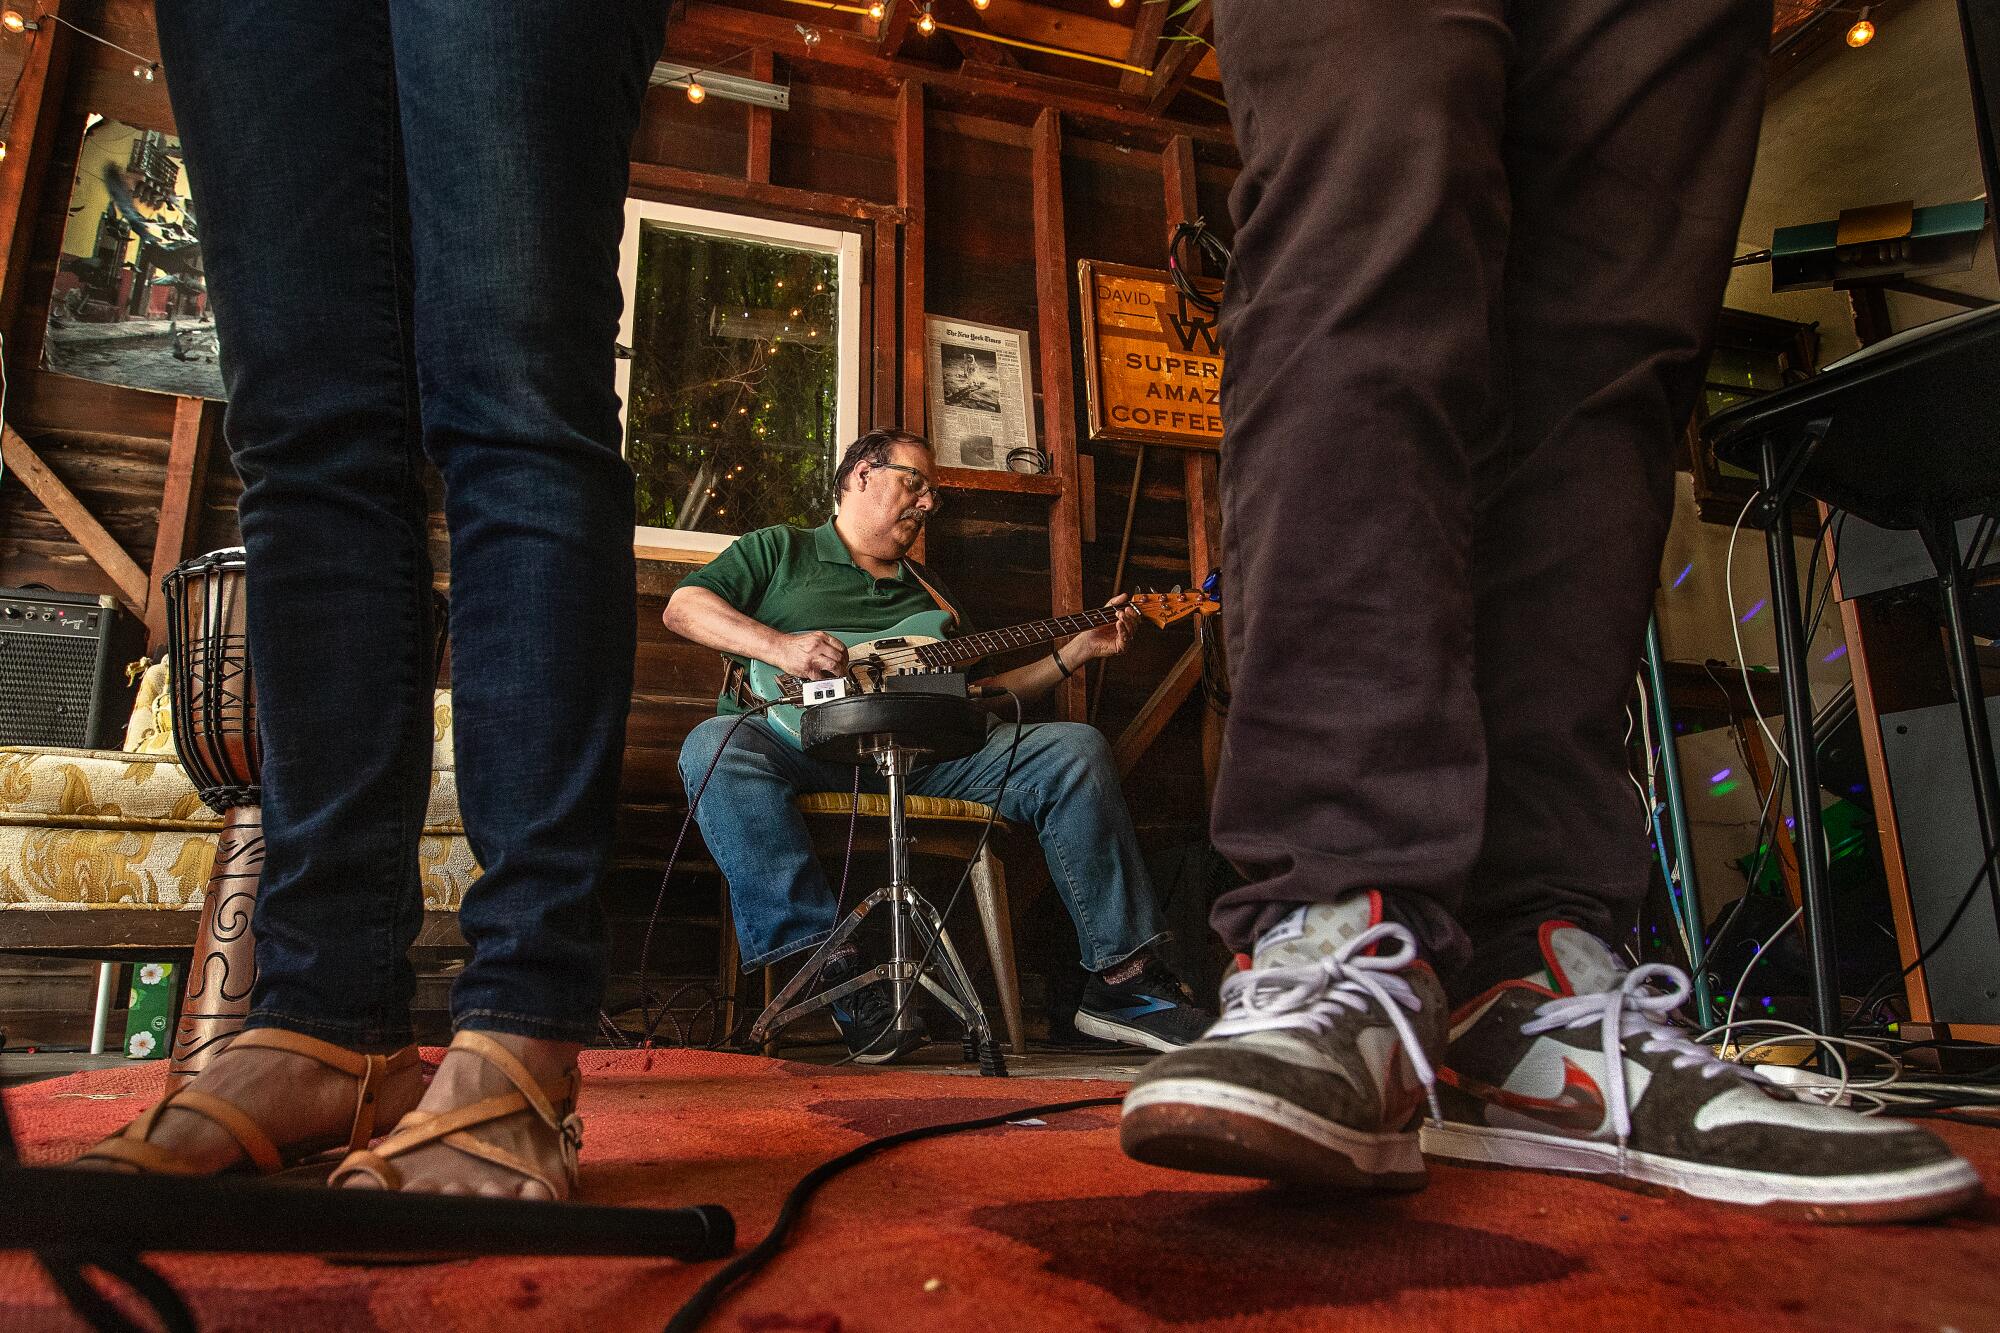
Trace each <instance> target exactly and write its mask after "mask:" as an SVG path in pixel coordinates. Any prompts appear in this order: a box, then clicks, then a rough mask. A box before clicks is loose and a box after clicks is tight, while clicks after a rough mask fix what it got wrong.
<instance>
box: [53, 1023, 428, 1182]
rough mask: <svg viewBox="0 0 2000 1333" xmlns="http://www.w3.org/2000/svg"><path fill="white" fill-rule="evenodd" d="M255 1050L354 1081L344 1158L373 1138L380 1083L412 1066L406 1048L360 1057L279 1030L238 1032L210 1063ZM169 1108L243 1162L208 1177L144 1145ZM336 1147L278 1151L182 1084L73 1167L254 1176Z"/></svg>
mask: <svg viewBox="0 0 2000 1333" xmlns="http://www.w3.org/2000/svg"><path fill="white" fill-rule="evenodd" d="M257 1047H261V1048H264V1049H266V1050H273V1051H289V1052H291V1053H292V1054H293V1055H303V1056H305V1057H306V1058H307V1059H309V1060H316V1061H318V1062H319V1063H320V1064H323V1065H325V1066H326V1067H327V1068H329V1069H337V1070H339V1071H340V1072H341V1073H343V1074H346V1075H347V1076H348V1077H350V1078H353V1079H355V1080H356V1081H357V1086H356V1089H355V1096H354V1120H353V1123H352V1124H351V1125H350V1126H349V1127H348V1133H347V1141H346V1145H345V1151H347V1152H350V1153H351V1152H353V1151H354V1150H355V1149H357V1148H365V1147H367V1146H368V1142H369V1140H370V1139H373V1138H374V1137H375V1103H376V1097H377V1095H378V1094H379V1093H380V1091H381V1084H382V1080H383V1079H384V1078H385V1077H387V1076H388V1075H389V1074H392V1073H395V1072H397V1071H400V1070H403V1069H407V1068H410V1067H411V1066H413V1065H415V1064H416V1063H417V1048H416V1047H414V1046H405V1047H404V1048H403V1049H402V1050H400V1051H397V1052H395V1053H394V1054H391V1055H364V1054H362V1053H361V1052H359V1051H350V1050H348V1049H347V1048H346V1047H345V1046H336V1045H334V1044H333V1043H332V1042H330V1041H321V1040H320V1039H319V1038H318V1037H308V1036H306V1035H305V1034H304V1033H300V1032H287V1031H285V1030H283V1029H281V1028H251V1029H250V1030H249V1031H247V1032H239V1033H238V1034H237V1035H236V1036H234V1037H232V1038H231V1039H230V1042H229V1045H228V1047H227V1048H226V1049H225V1050H223V1051H222V1052H221V1053H219V1054H218V1055H217V1056H216V1059H222V1058H224V1057H226V1056H227V1055H229V1054H230V1053H231V1052H233V1051H240V1050H247V1049H252V1048H257ZM169 1107H172V1108H174V1109H176V1110H182V1111H192V1112H194V1113H195V1114H196V1115H198V1116H201V1117H202V1118H203V1119H205V1120H208V1121H211V1122H213V1123H214V1124H216V1125H218V1126H220V1127H221V1129H222V1131H223V1132H224V1133H225V1134H227V1135H229V1137H230V1138H232V1139H235V1140H236V1146H237V1147H239V1148H241V1149H242V1150H243V1156H242V1157H241V1158H239V1159H238V1160H237V1161H235V1162H232V1163H231V1164H230V1165H228V1166H226V1167H223V1168H221V1169H220V1170H219V1171H211V1170H208V1169H205V1168H202V1167H199V1166H196V1165H194V1164H193V1163H191V1162H189V1161H188V1160H187V1159H186V1158H184V1157H182V1156H181V1155H180V1154H178V1153H175V1152H172V1151H170V1150H168V1149H166V1148H162V1147H160V1146H159V1145H158V1144H155V1143H149V1142H148V1141H147V1140H148V1139H149V1138H150V1137H151V1136H152V1133H153V1129H154V1127H155V1126H156V1125H158V1124H159V1121H160V1116H161V1115H162V1113H164V1112H165V1111H166V1110H167V1109H168V1108H169ZM340 1147H342V1144H341V1142H340V1140H339V1139H338V1138H331V1137H328V1136H321V1137H319V1138H317V1139H308V1140H302V1141H301V1142H298V1143H292V1144H286V1145H285V1146H284V1147H282V1148H281V1147H279V1146H278V1145H277V1144H276V1143H273V1142H272V1141H271V1136H270V1135H269V1134H267V1133H265V1132H264V1129H263V1127H262V1126H261V1125H259V1124H258V1123H257V1122H256V1121H254V1120H252V1119H251V1118H250V1117H249V1116H247V1115H245V1114H244V1113H243V1110H242V1108H240V1107H238V1106H236V1105H234V1104H233V1103H231V1102H226V1101H224V1100H223V1099H222V1098H220V1097H216V1096H213V1095H211V1094H209V1093H206V1092H202V1091H200V1090H198V1089H196V1088H194V1087H193V1086H191V1085H190V1086H182V1087H178V1088H175V1089H174V1090H173V1091H172V1092H170V1093H168V1094H167V1095H166V1096H164V1097H162V1098H161V1099H160V1100H159V1101H158V1102H157V1103H156V1104H155V1105H154V1106H153V1108H152V1109H151V1110H149V1111H147V1112H146V1113H145V1114H144V1115H142V1116H140V1117H139V1118H138V1119H137V1120H134V1121H133V1122H132V1123H131V1124H129V1125H127V1126H125V1128H124V1129H122V1130H120V1131H119V1132H118V1133H116V1134H114V1135H112V1136H111V1137H110V1138H108V1139H106V1140H104V1142H102V1143H100V1144H98V1145H97V1146H96V1147H94V1148H92V1149H90V1150H89V1151H88V1152H86V1153H84V1154H83V1155H82V1156H81V1157H79V1158H77V1161H79V1162H82V1161H89V1160H92V1159H96V1160H99V1161H108V1162H121V1163H123V1164H125V1165H126V1166H130V1167H133V1168H135V1169H136V1170H138V1171H141V1172H144V1173H147V1174H150V1175H164V1176H204V1175H219V1174H223V1173H225V1172H234V1171H241V1170H243V1169H244V1168H246V1167H248V1168H251V1169H254V1170H255V1171H256V1172H257V1174H258V1175H260V1176H268V1175H274V1174H276V1173H277V1172H279V1171H282V1170H284V1169H285V1168H286V1167H288V1166H295V1165H297V1164H298V1163H300V1162H303V1161H305V1160H307V1159H308V1158H312V1157H316V1156H318V1155H320V1154H321V1153H326V1152H330V1151H331V1150H333V1149H336V1148H340Z"/></svg>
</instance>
